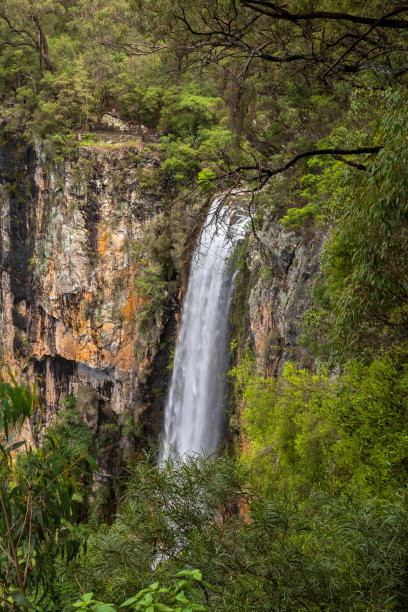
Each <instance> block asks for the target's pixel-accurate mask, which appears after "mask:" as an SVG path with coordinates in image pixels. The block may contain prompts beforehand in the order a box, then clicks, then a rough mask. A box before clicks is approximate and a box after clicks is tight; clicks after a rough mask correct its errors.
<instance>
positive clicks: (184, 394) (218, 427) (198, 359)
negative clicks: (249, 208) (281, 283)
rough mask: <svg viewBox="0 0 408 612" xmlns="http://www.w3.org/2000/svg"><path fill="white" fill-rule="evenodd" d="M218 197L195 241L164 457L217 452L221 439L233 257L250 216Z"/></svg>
mask: <svg viewBox="0 0 408 612" xmlns="http://www.w3.org/2000/svg"><path fill="white" fill-rule="evenodd" d="M219 208H220V198H216V199H215V201H214V202H213V204H212V206H211V208H210V211H209V213H208V216H207V220H206V222H205V225H204V228H203V230H202V232H201V235H200V238H199V240H198V243H197V245H196V248H195V251H194V254H193V258H192V262H191V267H190V275H189V282H188V288H187V293H186V297H185V300H184V308H183V315H182V320H181V325H180V331H179V337H178V342H177V346H176V350H175V354H174V366H173V374H172V379H171V384H170V389H169V394H168V397H167V402H166V406H165V427H164V440H163V449H162V457H163V458H165V457H166V456H168V454H169V451H170V449H171V448H175V449H177V450H178V452H179V453H180V455H181V456H183V455H185V454H192V453H200V454H206V455H209V454H212V453H214V452H215V451H216V450H217V447H218V445H219V443H220V441H221V439H222V435H223V428H224V410H225V390H226V389H225V375H226V373H227V370H228V362H229V346H228V339H229V333H228V332H229V311H230V306H231V300H232V295H233V290H234V282H235V274H234V271H233V269H232V266H231V262H230V261H229V260H228V258H230V257H231V256H232V255H233V253H234V250H235V248H236V246H237V243H238V241H239V240H240V239H242V238H243V236H244V225H245V223H246V219H245V217H244V216H243V215H239V214H237V213H236V212H232V210H231V208H230V207H228V206H226V205H225V206H223V207H221V210H218V209H219Z"/></svg>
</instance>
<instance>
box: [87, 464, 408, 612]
mask: <svg viewBox="0 0 408 612" xmlns="http://www.w3.org/2000/svg"><path fill="white" fill-rule="evenodd" d="M405 504H406V499H405V494H404V493H401V494H397V493H394V494H393V497H392V498H391V499H389V500H387V501H385V500H382V499H380V498H378V497H371V496H368V495H366V496H363V497H361V496H360V495H359V494H358V493H357V491H356V490H355V491H353V492H349V493H348V495H345V496H339V497H337V498H336V497H331V498H328V497H326V496H325V495H322V494H321V493H316V494H315V495H312V496H309V497H304V496H302V497H301V498H299V497H298V496H297V495H296V494H295V493H294V492H290V491H289V490H288V489H286V491H285V492H284V493H281V494H280V493H278V492H277V491H276V488H275V487H274V486H271V487H268V486H265V484H263V483H262V484H261V485H260V486H258V485H257V484H256V482H254V481H253V479H252V477H251V474H250V472H249V471H248V469H246V468H245V466H244V465H242V464H239V463H235V462H234V461H231V460H230V459H227V458H222V459H220V460H218V461H216V462H214V461H213V460H210V459H203V458H200V457H193V458H190V459H189V460H188V461H187V462H184V461H181V460H180V459H179V458H177V457H172V458H170V459H169V460H168V461H167V462H166V463H165V465H164V466H163V467H162V468H161V469H159V468H158V467H156V466H154V465H152V464H151V463H150V462H148V461H147V462H145V463H140V464H138V465H136V466H133V467H132V476H131V480H130V483H129V488H128V491H127V494H126V499H125V501H124V504H123V505H122V507H121V509H120V511H119V514H118V516H117V519H116V521H115V523H114V524H113V525H112V526H111V527H109V528H102V529H101V530H100V532H99V534H96V535H95V536H93V537H91V539H90V542H89V547H88V552H87V555H86V557H85V558H84V559H83V567H82V568H81V569H80V570H79V571H76V574H75V575H76V576H77V577H78V580H79V582H80V583H81V584H82V586H83V588H85V589H86V590H87V591H89V593H91V592H92V593H93V595H92V596H91V595H88V597H91V598H92V599H94V601H95V602H98V601H110V602H112V604H110V605H111V606H112V607H113V608H114V609H120V608H119V606H120V605H121V604H122V602H123V599H124V598H125V597H128V598H129V600H130V601H131V602H132V601H133V603H136V604H137V603H141V602H140V599H141V596H143V599H142V601H144V603H143V605H146V604H148V605H149V604H151V605H152V604H153V602H156V601H157V599H156V593H157V594H158V595H159V593H160V589H159V588H158V587H156V584H155V583H156V582H157V583H158V585H168V584H172V583H173V577H174V575H175V574H177V572H179V571H181V570H182V568H186V567H187V568H197V570H196V571H197V576H200V574H202V575H203V576H205V577H206V579H207V580H208V582H209V583H210V584H211V585H212V587H213V588H209V587H208V585H207V584H206V583H202V586H203V588H202V590H201V589H200V590H197V594H196V595H195V596H193V597H192V601H194V602H196V603H198V604H200V605H201V606H203V607H204V608H205V609H210V610H219V611H224V610H225V611H227V610H242V609H244V610H265V609H272V610H275V609H276V610H279V609H281V610H285V611H290V612H295V611H296V612H297V611H298V610H299V609H310V610H313V611H316V612H317V610H321V609H324V610H327V611H328V612H338V611H339V610H354V611H356V612H357V611H361V612H363V611H365V610H367V609H375V610H379V611H380V610H381V611H384V612H385V611H386V610H401V609H403V607H402V608H401V606H403V602H404V600H405V597H406V595H407V591H406V588H407V587H406V585H407V583H408V581H407V580H406V577H407V576H406V572H407V568H406V563H405V561H406V537H407V535H408V516H407V510H406V505H405ZM237 508H239V512H235V511H234V510H235V509H237ZM198 572H199V573H200V574H198ZM191 574H192V577H194V570H193V571H192V572H191ZM200 578H201V576H200ZM190 579H191V576H189V575H187V577H186V580H190ZM152 583H153V586H151V585H152ZM162 588H166V589H168V588H170V592H171V591H172V589H174V585H173V586H171V587H167V586H166V587H162ZM182 588H183V590H184V586H183V587H182ZM137 589H139V590H140V591H141V593H139V594H138V596H137V597H139V599H138V600H136V601H135V600H134V599H133V597H134V595H133V594H134V592H135V590H137ZM144 589H146V590H144ZM152 589H154V590H153V591H152ZM149 591H150V595H151V596H152V598H151V599H150V597H148V598H147V599H146V598H145V597H146V594H149ZM162 592H163V593H164V597H167V592H166V591H162ZM158 595H157V596H158ZM299 602H302V603H301V607H300V608H299ZM84 603H85V602H83V603H82V606H83V607H85V605H84ZM133 603H132V604H131V605H133ZM181 603H182V602H181ZM91 605H96V603H95V604H91ZM185 605H186V607H187V604H185ZM171 607H173V606H171ZM91 609H92V608H91ZM136 609H137V608H136ZM142 609H143V608H142ZM158 609H160V608H158Z"/></svg>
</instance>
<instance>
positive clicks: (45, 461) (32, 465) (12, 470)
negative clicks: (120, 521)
mask: <svg viewBox="0 0 408 612" xmlns="http://www.w3.org/2000/svg"><path fill="white" fill-rule="evenodd" d="M36 405H37V396H36V388H35V386H33V387H32V388H30V387H29V386H27V385H26V384H18V383H17V381H16V380H15V378H14V377H13V375H12V374H10V382H6V381H2V382H0V427H1V441H0V453H1V457H0V474H1V481H0V505H1V512H0V599H1V601H2V602H3V606H4V608H5V609H10V610H17V609H18V610H20V609H22V610H24V611H27V610H28V609H29V608H33V604H32V602H30V601H29V599H28V597H30V599H31V594H35V593H36V592H38V587H39V586H40V584H42V586H43V588H44V589H45V591H47V590H48V589H49V588H52V585H53V581H54V580H55V565H54V564H55V560H56V559H57V558H58V556H62V557H63V558H64V557H65V558H66V559H67V561H69V560H71V559H72V558H74V557H75V555H76V554H77V553H78V551H79V549H80V546H81V544H84V542H83V541H81V538H80V537H79V535H77V533H76V510H77V502H76V497H75V494H76V492H77V491H78V488H79V487H80V483H79V482H78V473H77V471H78V470H77V467H76V466H77V464H78V461H79V460H81V459H83V456H82V457H81V458H80V459H73V460H71V459H68V460H66V461H64V460H63V458H62V457H61V456H60V455H59V454H58V451H57V449H56V447H55V444H54V443H53V441H52V439H50V440H49V442H50V444H49V445H48V449H39V450H37V451H33V450H29V449H28V448H27V444H26V442H25V441H24V440H19V441H15V440H17V438H16V431H19V430H21V427H22V426H23V425H24V424H25V423H26V422H27V420H28V419H29V417H30V415H31V413H32V411H33V409H34V408H35V407H36ZM23 447H24V448H25V452H22V449H23ZM17 450H18V451H19V452H18V454H16V452H17ZM86 456H88V455H86ZM89 462H90V464H92V466H94V461H93V460H92V459H91V458H89Z"/></svg>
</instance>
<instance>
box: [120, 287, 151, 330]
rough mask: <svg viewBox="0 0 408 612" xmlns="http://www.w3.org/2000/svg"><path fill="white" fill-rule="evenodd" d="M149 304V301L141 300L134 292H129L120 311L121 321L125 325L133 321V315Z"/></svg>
mask: <svg viewBox="0 0 408 612" xmlns="http://www.w3.org/2000/svg"><path fill="white" fill-rule="evenodd" d="M149 302H150V300H149V299H147V298H142V297H140V296H139V295H138V294H137V293H136V292H135V291H131V292H130V295H129V297H128V298H127V300H126V304H125V305H124V306H123V307H122V308H121V309H120V315H121V317H122V318H123V321H124V322H126V323H130V322H131V321H133V319H134V317H135V314H136V313H137V312H138V311H139V310H140V308H141V306H144V305H146V304H149Z"/></svg>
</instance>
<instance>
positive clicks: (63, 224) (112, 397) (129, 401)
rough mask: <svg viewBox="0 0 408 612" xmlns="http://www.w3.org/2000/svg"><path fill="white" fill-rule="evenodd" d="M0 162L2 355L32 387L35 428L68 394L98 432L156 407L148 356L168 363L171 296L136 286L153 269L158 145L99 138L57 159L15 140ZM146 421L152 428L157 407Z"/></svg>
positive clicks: (157, 210)
mask: <svg viewBox="0 0 408 612" xmlns="http://www.w3.org/2000/svg"><path fill="white" fill-rule="evenodd" d="M0 165H1V174H0V184H1V187H0V199H1V210H0V214H1V220H0V224H1V241H0V250H1V251H0V255H1V304H2V309H1V322H0V338H1V345H2V355H3V359H4V362H5V363H7V364H11V365H13V366H18V368H19V369H20V370H21V369H22V370H23V371H25V372H26V373H27V374H28V377H29V378H30V379H33V378H35V379H36V381H37V383H38V385H39V390H40V394H41V403H42V410H41V412H40V413H39V414H38V415H37V417H36V425H38V424H40V425H41V426H43V425H46V424H48V423H49V422H50V421H51V420H52V419H53V417H54V415H55V414H56V413H57V412H58V411H59V410H60V408H61V402H62V401H63V400H64V398H66V397H67V396H69V395H71V394H72V395H74V396H76V398H77V405H78V408H79V409H80V410H81V411H82V412H83V416H84V419H85V420H86V421H87V422H88V424H89V425H90V426H92V427H93V428H94V429H95V430H96V429H97V428H98V424H99V420H100V419H105V420H106V419H108V420H111V421H115V420H116V421H120V420H121V419H122V420H123V419H124V418H125V417H126V418H127V417H128V416H129V414H131V415H132V418H135V419H136V420H137V418H138V417H140V416H141V415H142V413H144V412H145V411H146V410H147V408H148V406H149V405H150V404H151V403H152V402H151V401H150V400H151V399H152V398H151V397H148V396H147V395H146V394H147V393H148V392H147V385H146V382H147V381H148V377H149V375H151V374H152V370H154V369H155V368H153V367H152V364H153V362H154V360H156V361H157V364H156V365H157V367H156V370H157V368H159V369H161V368H163V367H164V366H165V363H166V356H163V353H166V352H167V353H168V352H169V347H168V346H167V345H166V344H165V343H163V338H164V337H165V339H167V340H168V339H169V337H170V336H171V335H172V332H171V329H170V331H169V328H171V327H172V325H174V317H173V315H174V311H175V308H176V304H177V300H176V299H174V298H173V299H172V298H171V296H169V292H168V287H167V285H166V283H164V282H163V284H162V285H161V288H162V289H163V291H164V294H165V296H166V299H164V300H162V301H161V302H160V304H159V305H157V306H156V307H155V308H152V307H151V303H150V302H151V300H152V298H151V296H150V294H149V290H146V289H145V288H143V287H142V289H140V288H138V287H137V284H136V283H135V279H137V277H138V276H140V274H141V268H142V267H143V270H146V269H147V270H149V269H150V268H149V266H150V265H151V262H149V261H148V259H147V258H148V257H149V254H148V253H147V254H146V255H144V252H143V249H144V247H143V241H144V238H145V232H146V231H148V230H149V231H151V224H152V220H154V219H158V218H160V204H159V196H158V195H156V193H155V192H154V191H153V190H149V189H148V188H147V189H146V188H142V187H141V184H142V183H143V180H144V177H145V175H146V174H148V173H149V172H152V171H153V170H154V169H155V168H157V167H159V165H160V154H159V152H158V151H157V150H156V147H155V146H154V145H145V144H143V143H134V144H133V145H132V146H128V145H124V144H117V145H108V144H106V143H105V144H103V143H101V144H100V145H91V146H81V147H80V148H79V152H78V153H77V154H76V155H75V161H65V162H61V163H52V162H51V161H50V159H49V155H48V154H47V153H46V152H45V151H43V150H42V149H41V147H40V146H38V147H37V150H36V151H33V150H32V149H30V148H27V147H26V146H24V144H23V143H11V144H9V145H7V146H3V147H2V149H1V153H0ZM159 234H160V231H159V233H158V237H160V235H159ZM135 249H136V250H137V253H138V255H137V256H135ZM141 262H142V263H141ZM173 277H174V273H173ZM167 280H168V281H172V284H173V292H175V291H176V289H177V280H174V279H173V280H172V278H171V274H169V275H168V276H167V278H166V281H167ZM141 323H143V325H142V324H141ZM160 341H162V345H160ZM163 345H164V346H163ZM156 375H157V371H156ZM164 377H165V378H166V376H164ZM162 390H163V389H162ZM156 404H157V401H156ZM159 412H160V410H159ZM156 413H157V410H156ZM152 418H153V417H152ZM153 420H156V425H155V426H154V427H153V429H156V432H155V433H157V429H158V427H159V425H158V423H159V421H160V414H156V415H155V416H154V418H153ZM151 421H152V419H149V426H150V427H152V422H151ZM40 429H41V428H40ZM35 431H36V430H35V429H34V427H33V437H34V438H35V435H34V434H35Z"/></svg>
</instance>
